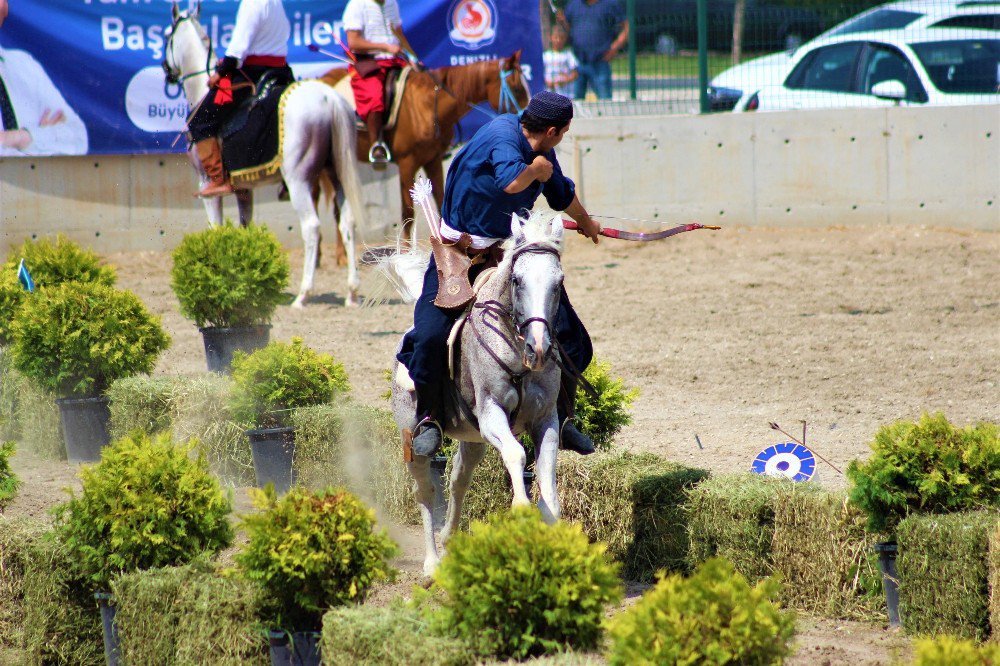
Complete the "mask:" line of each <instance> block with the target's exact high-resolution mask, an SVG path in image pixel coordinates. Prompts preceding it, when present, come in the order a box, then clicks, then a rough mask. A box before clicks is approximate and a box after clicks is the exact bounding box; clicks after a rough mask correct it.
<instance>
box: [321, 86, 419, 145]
mask: <svg viewBox="0 0 1000 666" xmlns="http://www.w3.org/2000/svg"><path fill="white" fill-rule="evenodd" d="M412 71H413V68H412V67H402V68H400V67H392V68H390V69H389V71H388V72H386V76H385V88H384V89H383V93H382V94H383V95H385V97H384V99H385V108H387V109H388V110H389V113H388V114H386V116H385V121H384V124H383V126H382V129H383V130H384V131H386V132H388V131H389V130H391V129H393V128H394V127H395V126H396V120H397V118H398V117H399V108H400V103H401V102H402V100H403V91H404V90H405V89H406V81H407V79H408V78H409V76H410V72H412ZM333 89H334V90H336V91H337V92H338V93H340V95H341V97H343V98H344V99H346V100H347V102H348V103H349V104H350V105H351V108H352V109H355V112H356V111H357V106H356V105H355V103H354V91H353V90H352V89H351V77H350V76H345V77H344V78H342V79H341V80H340V81H338V82H337V84H336V85H335V86H334V87H333ZM354 120H355V126H356V128H357V130H358V139H359V141H358V159H359V160H361V161H362V162H368V148H367V147H366V148H365V149H364V154H363V155H362V150H361V146H362V141H360V139H364V143H366V144H367V142H368V126H367V125H366V124H365V123H364V122H363V121H362V120H361V117H360V116H358V115H357V114H356V113H355V116H354Z"/></svg>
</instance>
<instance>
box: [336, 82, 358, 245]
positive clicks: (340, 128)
mask: <svg viewBox="0 0 1000 666" xmlns="http://www.w3.org/2000/svg"><path fill="white" fill-rule="evenodd" d="M327 97H329V98H330V99H331V101H332V104H333V118H332V119H331V121H330V122H331V134H332V135H333V136H332V137H331V150H332V153H333V155H332V157H333V168H334V169H335V170H336V172H337V180H339V181H340V186H341V187H342V188H343V189H344V194H345V196H346V197H347V203H348V204H349V207H350V209H351V215H353V216H354V226H355V229H364V228H365V227H366V223H367V211H366V210H365V200H364V197H363V196H362V194H363V192H364V190H363V189H362V187H363V186H362V184H361V176H360V175H359V173H358V164H357V159H358V158H357V155H356V152H355V134H356V132H357V130H355V128H354V110H353V109H352V108H351V107H350V105H349V104H348V103H347V100H345V99H344V98H343V97H341V96H340V95H339V94H338V93H336V92H334V91H333V89H330V90H329V92H328V93H327Z"/></svg>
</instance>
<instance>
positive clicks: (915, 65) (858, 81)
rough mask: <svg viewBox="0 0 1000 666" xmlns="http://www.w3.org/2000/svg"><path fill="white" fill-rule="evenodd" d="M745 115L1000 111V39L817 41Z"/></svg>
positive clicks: (905, 35) (936, 35)
mask: <svg viewBox="0 0 1000 666" xmlns="http://www.w3.org/2000/svg"><path fill="white" fill-rule="evenodd" d="M790 66H791V70H790V72H789V74H788V77H787V78H786V79H785V81H784V83H783V84H782V85H778V86H767V87H764V88H762V89H760V90H759V91H757V92H756V93H754V94H753V95H752V96H751V97H750V99H749V100H748V102H747V106H746V110H747V111H758V110H759V111H783V110H791V109H830V108H841V107H859V106H891V105H903V106H911V105H916V106H923V105H928V106H943V105H958V104H1000V33H997V32H996V31H993V30H971V29H958V28H928V29H923V28H916V29H914V28H904V29H902V30H880V31H877V32H861V33H848V34H843V35H837V36H834V37H827V38H825V39H816V40H813V41H812V42H810V43H809V47H808V48H805V49H801V50H800V51H799V52H798V53H796V54H795V56H794V57H793V58H792V62H791V64H790Z"/></svg>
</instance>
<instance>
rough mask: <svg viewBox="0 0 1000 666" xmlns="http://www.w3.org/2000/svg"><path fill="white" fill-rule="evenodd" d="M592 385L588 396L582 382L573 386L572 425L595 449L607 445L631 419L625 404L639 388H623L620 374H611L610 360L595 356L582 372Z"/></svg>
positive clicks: (628, 403) (628, 405)
mask: <svg viewBox="0 0 1000 666" xmlns="http://www.w3.org/2000/svg"><path fill="white" fill-rule="evenodd" d="M583 378H584V379H586V380H587V381H588V382H590V384H591V385H592V386H593V387H594V389H596V391H597V397H596V398H595V397H593V396H591V395H590V394H589V393H588V392H587V391H586V390H584V388H583V382H580V385H579V386H578V387H577V389H576V427H577V429H579V430H580V431H581V432H585V433H587V434H588V435H590V437H591V439H593V440H594V446H595V447H596V448H597V450H599V451H604V450H607V449H609V448H610V447H611V443H612V441H613V440H614V438H615V436H616V435H617V434H618V432H619V431H620V430H621V429H622V428H624V427H625V426H627V425H628V424H630V423H632V415H631V414H630V413H629V408H630V407H631V406H632V402H633V401H634V400H635V399H636V398H637V397H638V396H639V389H637V388H633V389H628V390H625V385H624V383H623V382H622V380H621V379H620V378H614V377H612V376H611V364H610V363H603V362H601V361H600V360H599V359H597V358H595V359H594V360H593V361H591V363H590V365H589V366H587V369H586V370H585V371H584V373H583Z"/></svg>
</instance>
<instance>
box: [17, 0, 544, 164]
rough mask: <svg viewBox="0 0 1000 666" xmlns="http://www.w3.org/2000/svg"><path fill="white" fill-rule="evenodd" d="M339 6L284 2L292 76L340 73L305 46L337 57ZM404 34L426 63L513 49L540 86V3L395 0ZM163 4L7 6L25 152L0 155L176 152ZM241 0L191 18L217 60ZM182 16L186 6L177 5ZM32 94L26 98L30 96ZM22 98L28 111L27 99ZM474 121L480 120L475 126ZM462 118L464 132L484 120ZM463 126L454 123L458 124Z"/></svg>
mask: <svg viewBox="0 0 1000 666" xmlns="http://www.w3.org/2000/svg"><path fill="white" fill-rule="evenodd" d="M346 4H347V0H284V5H285V11H286V13H287V14H288V19H289V21H290V22H291V25H292V37H291V41H290V43H289V53H288V61H289V64H290V65H291V67H292V69H293V71H294V72H295V75H296V77H298V78H311V77H315V76H319V75H321V74H323V73H324V72H326V71H327V70H329V69H330V68H332V67H335V66H343V65H341V64H340V63H339V62H337V61H335V60H333V59H332V58H330V57H329V56H327V55H324V54H322V53H316V52H313V51H310V50H309V45H310V44H314V45H316V46H318V47H320V48H321V49H323V50H325V51H329V52H331V53H337V54H342V53H343V51H342V49H341V48H340V46H339V45H338V43H337V40H336V39H335V38H334V36H333V35H335V34H342V30H341V20H340V19H341V15H342V14H343V10H344V7H345V5H346ZM399 4H400V10H401V13H402V19H403V31H404V32H405V33H406V36H407V38H408V39H409V40H410V43H411V44H412V45H413V48H414V49H415V50H416V52H417V55H418V56H419V57H420V59H421V60H422V61H423V62H424V63H425V64H426V65H427V66H429V67H442V66H449V65H463V64H468V63H471V62H474V61H476V60H485V59H492V58H500V57H507V56H509V55H511V54H512V53H513V52H514V51H516V50H518V49H521V50H522V63H523V68H524V74H525V77H526V79H527V80H528V81H529V82H530V85H531V87H532V90H540V89H541V88H542V87H544V77H543V76H542V42H541V37H540V21H539V15H538V4H537V3H535V2H528V1H526V0H400V2H399ZM172 6H173V3H172V2H171V0H57V1H54V0H17V1H16V2H12V3H11V5H10V15H9V16H8V18H7V20H6V22H4V23H3V28H2V30H0V77H2V78H0V81H3V82H4V84H5V85H6V88H7V91H8V94H9V96H10V98H11V100H12V101H13V102H14V104H13V106H14V109H15V110H16V111H17V112H18V113H17V116H18V122H19V127H21V128H25V129H28V131H29V133H30V134H31V135H32V137H33V138H34V140H35V141H34V145H27V146H18V147H11V146H10V145H9V143H7V144H0V157H11V156H25V155H29V156H38V155H51V154H134V153H166V152H180V151H182V150H184V148H185V141H184V139H183V138H181V139H180V140H177V136H178V133H179V132H182V131H183V129H184V122H185V119H186V116H187V113H188V110H189V107H188V104H187V101H186V100H185V98H184V94H183V91H182V90H181V88H180V87H179V86H176V85H170V84H167V83H166V82H165V80H164V74H163V70H162V69H161V66H160V62H161V61H162V60H163V55H164V54H163V51H164V47H165V45H166V37H165V33H167V31H168V29H169V27H170V23H171V8H172ZM238 6H239V0H205V1H204V2H202V4H201V22H202V24H203V25H204V26H205V28H206V30H207V31H208V34H209V36H210V37H211V40H212V45H213V46H214V48H215V50H216V52H217V53H218V54H219V55H220V56H221V55H224V54H225V49H226V46H227V45H228V43H229V38H230V35H231V33H232V28H233V23H234V21H235V18H236V10H237V7H238ZM181 7H182V8H187V2H182V3H181ZM29 98H30V99H29ZM29 102H30V103H29ZM474 116H480V117H478V118H475V117H474ZM483 119H484V116H482V114H476V113H473V114H470V115H469V116H466V121H467V122H468V125H467V126H466V129H467V130H468V129H471V128H472V127H473V126H478V125H479V124H481V123H482V122H483ZM466 121H463V122H466Z"/></svg>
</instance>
